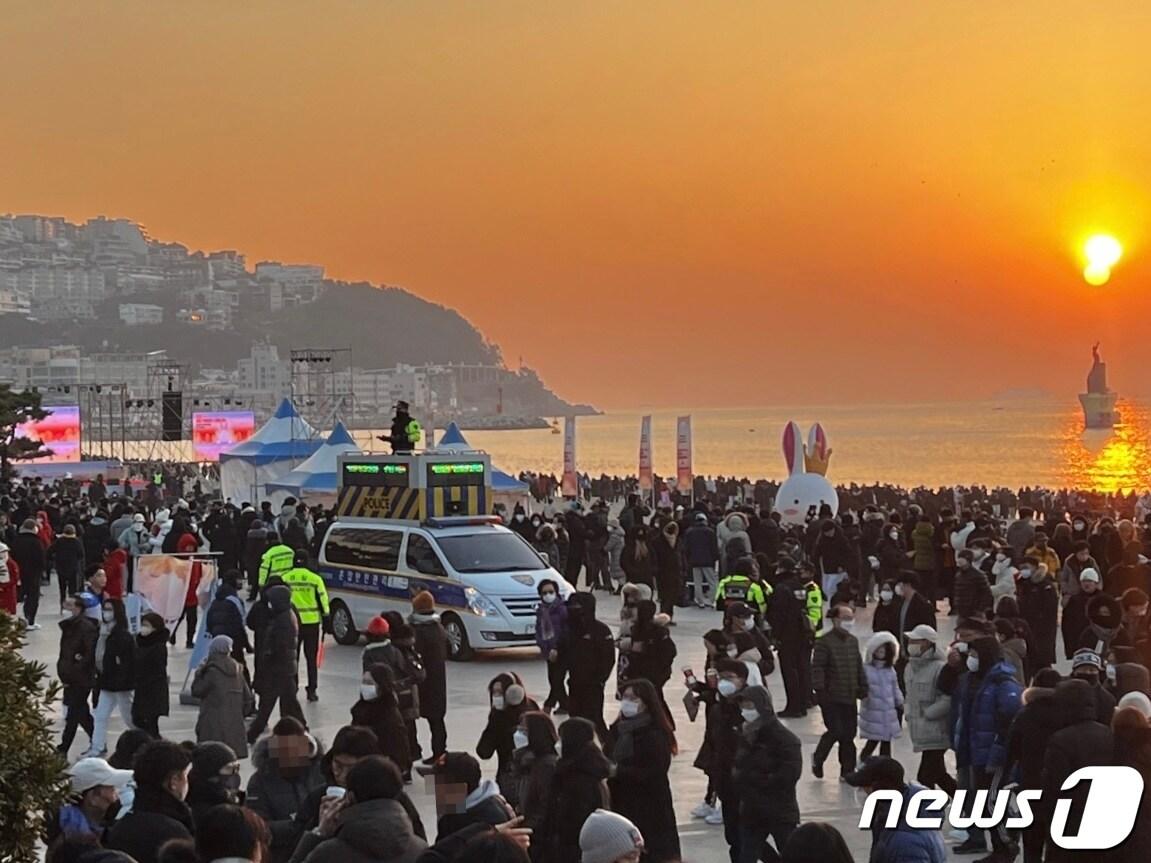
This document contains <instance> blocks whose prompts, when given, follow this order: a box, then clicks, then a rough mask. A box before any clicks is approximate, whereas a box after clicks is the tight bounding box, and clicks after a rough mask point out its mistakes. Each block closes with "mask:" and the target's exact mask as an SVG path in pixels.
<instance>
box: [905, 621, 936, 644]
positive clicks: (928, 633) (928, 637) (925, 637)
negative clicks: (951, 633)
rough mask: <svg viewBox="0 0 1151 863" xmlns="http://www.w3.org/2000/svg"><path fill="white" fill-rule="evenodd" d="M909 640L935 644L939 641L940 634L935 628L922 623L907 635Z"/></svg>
mask: <svg viewBox="0 0 1151 863" xmlns="http://www.w3.org/2000/svg"><path fill="white" fill-rule="evenodd" d="M907 638H908V640H910V641H932V642H934V641H937V640H938V639H939V633H938V632H936V631H935V628H934V627H932V626H928V625H927V624H926V623H921V624H919V625H918V626H917V627H915V628H914V629H913V630H911V632H909V633H907Z"/></svg>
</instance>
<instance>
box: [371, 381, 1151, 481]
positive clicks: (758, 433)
mask: <svg viewBox="0 0 1151 863" xmlns="http://www.w3.org/2000/svg"><path fill="white" fill-rule="evenodd" d="M1118 410H1119V413H1120V423H1119V424H1118V425H1117V426H1116V427H1115V428H1114V429H1113V430H1092V431H1086V430H1084V427H1083V412H1082V410H1081V409H1080V406H1079V404H1078V401H1077V400H1075V399H1074V397H1072V398H1069V399H1067V398H1063V399H1060V398H1054V397H1045V398H1024V399H993V400H986V401H975V402H932V403H904V404H871V405H851V406H844V405H822V406H819V405H814V406H806V407H786V406H785V407H770V408H711V409H704V410H691V409H687V408H683V409H676V410H673V409H666V408H664V409H653V410H650V411H646V410H636V411H612V412H608V413H604V414H602V415H600V416H588V417H580V418H578V419H577V421H576V423H577V456H576V458H577V468H578V469H579V470H580V471H581V472H586V473H588V474H592V475H595V476H599V475H600V474H607V475H609V476H613V475H618V476H626V475H634V474H636V473H637V472H638V453H639V432H640V420H641V418H642V417H643V416H645V415H650V416H651V417H652V454H653V464H654V468H655V472H656V473H657V474H660V475H662V476H673V475H674V473H675V423H676V418H677V417H679V416H686V415H691V416H692V424H693V440H694V465H693V466H694V473H695V474H696V475H698V476H727V477H731V476H735V477H739V478H743V477H748V478H751V479H783V478H784V477H785V476H786V474H787V469H786V466H785V463H784V459H783V452H782V449H781V442H780V439H781V437H782V434H783V429H784V426H785V425H786V424H787V423H788V422H790V421H791V420H795V421H796V422H798V423H799V425H800V427H801V429H802V430H803V433H804V435H805V436H806V434H807V430H808V429H809V428H810V426H811V425H812V423H814V422H820V423H822V424H823V427H824V429H825V431H826V433H827V436H828V440H829V444H830V446H831V449H832V450H833V455H832V457H831V467H830V469H829V471H828V479H830V480H831V481H832V482H833V483H836V484H850V483H859V484H870V483H877V482H878V483H892V484H895V485H900V486H904V487H908V488H911V487H916V486H931V487H936V486H941V485H987V486H999V485H1002V486H1007V487H1011V488H1021V487H1024V486H1032V487H1034V486H1041V487H1046V488H1078V489H1085V490H1087V489H1090V490H1096V491H1105V492H1108V491H1127V490H1131V489H1134V490H1137V491H1142V490H1144V489H1146V488H1148V486H1149V485H1151V410H1149V408H1148V404H1147V402H1146V401H1144V400H1142V399H1137V398H1128V399H1120V400H1119V403H1118ZM354 434H355V436H356V438H357V440H358V441H360V442H361V445H363V444H364V443H366V439H367V437H368V435H369V433H368V432H364V431H361V432H356V433H354ZM465 436H466V437H467V439H468V441H469V443H471V444H472V445H473V446H475V447H476V448H477V449H483V450H485V451H487V452H489V453H490V454H491V456H492V460H493V462H494V463H495V464H496V465H498V466H499V467H500V468H501V469H502V470H505V471H508V472H512V473H519V472H521V471H533V472H540V473H554V474H556V475H557V476H558V475H559V474H560V472H561V470H562V455H563V452H562V450H563V436H562V435H558V434H553V433H552V432H551V431H550V430H547V429H532V430H516V431H469V432H466V433H465ZM377 446H379V444H377Z"/></svg>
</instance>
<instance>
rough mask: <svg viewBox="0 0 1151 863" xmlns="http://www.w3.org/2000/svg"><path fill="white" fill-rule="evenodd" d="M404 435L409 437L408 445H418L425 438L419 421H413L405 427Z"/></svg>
mask: <svg viewBox="0 0 1151 863" xmlns="http://www.w3.org/2000/svg"><path fill="white" fill-rule="evenodd" d="M404 434H405V435H407V438H408V443H410V444H417V443H419V442H420V439H421V438H422V437H423V436H424V430H423V429H422V428H421V427H420V424H419V421H417V420H411V421H409V422H408V424H407V425H406V426H404Z"/></svg>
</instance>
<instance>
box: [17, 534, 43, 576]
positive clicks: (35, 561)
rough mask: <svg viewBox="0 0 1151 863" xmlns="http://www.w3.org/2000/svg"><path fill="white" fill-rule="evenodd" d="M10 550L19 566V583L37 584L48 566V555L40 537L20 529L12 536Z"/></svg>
mask: <svg viewBox="0 0 1151 863" xmlns="http://www.w3.org/2000/svg"><path fill="white" fill-rule="evenodd" d="M10 551H11V554H12V559H13V560H14V561H16V565H17V566H19V567H20V581H21V583H23V584H25V585H29V584H39V583H40V579H42V578H43V577H44V573H45V571H46V570H47V566H48V556H47V554H46V553H45V551H44V544H43V543H42V542H40V537H38V536H37V535H36V534H34V533H25V532H24V531H20V532H19V533H18V534H16V536H15V537H14V538H13V540H12V543H11V548H10Z"/></svg>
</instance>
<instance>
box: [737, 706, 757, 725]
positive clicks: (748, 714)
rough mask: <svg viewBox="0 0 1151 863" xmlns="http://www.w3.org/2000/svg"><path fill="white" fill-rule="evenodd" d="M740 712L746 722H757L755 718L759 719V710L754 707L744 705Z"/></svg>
mask: <svg viewBox="0 0 1151 863" xmlns="http://www.w3.org/2000/svg"><path fill="white" fill-rule="evenodd" d="M739 713H740V715H741V716H742V717H743V721H744V722H755V720H757V719H759V711H758V710H756V709H755V708H754V707H744V708H743V709H741V710H740V711H739Z"/></svg>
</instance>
